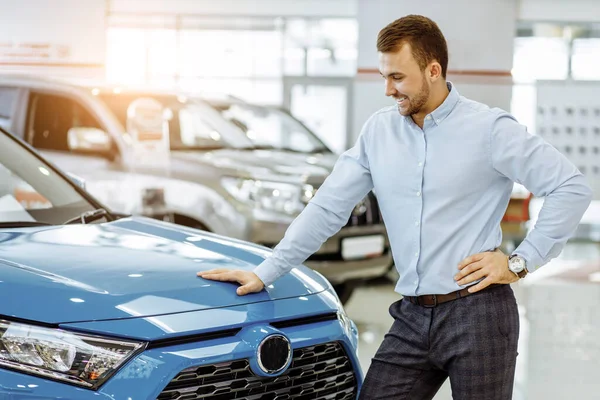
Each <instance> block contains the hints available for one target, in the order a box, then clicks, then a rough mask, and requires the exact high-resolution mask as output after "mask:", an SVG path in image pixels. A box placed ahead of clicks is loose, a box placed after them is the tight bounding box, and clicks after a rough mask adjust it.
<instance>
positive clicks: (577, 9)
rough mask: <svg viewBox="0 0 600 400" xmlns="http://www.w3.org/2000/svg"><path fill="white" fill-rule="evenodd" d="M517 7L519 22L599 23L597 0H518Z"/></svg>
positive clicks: (599, 2)
mask: <svg viewBox="0 0 600 400" xmlns="http://www.w3.org/2000/svg"><path fill="white" fill-rule="evenodd" d="M518 5H519V7H518V17H519V19H520V20H526V21H562V22H600V1H598V0H519V4H518Z"/></svg>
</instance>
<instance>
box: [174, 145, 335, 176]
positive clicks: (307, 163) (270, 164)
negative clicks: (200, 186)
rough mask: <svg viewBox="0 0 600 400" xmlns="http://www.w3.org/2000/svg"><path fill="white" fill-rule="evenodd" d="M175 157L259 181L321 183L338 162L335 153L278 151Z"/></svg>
mask: <svg viewBox="0 0 600 400" xmlns="http://www.w3.org/2000/svg"><path fill="white" fill-rule="evenodd" d="M171 156H172V157H174V158H175V159H179V160H187V161H193V162H200V163H205V164H210V165H213V166H215V167H218V168H229V169H233V170H239V171H240V172H241V173H242V174H247V175H250V176H252V177H255V178H261V179H263V178H264V179H268V178H269V177H270V176H273V175H276V176H286V177H298V178H300V177H313V179H315V178H316V180H320V181H321V182H322V181H323V180H324V179H325V178H326V177H327V176H328V175H329V174H330V173H331V171H332V170H333V166H334V164H335V162H336V160H337V158H338V156H337V155H336V154H334V153H319V154H304V153H294V152H289V151H278V150H236V149H222V150H214V151H209V152H201V151H176V152H172V155H171Z"/></svg>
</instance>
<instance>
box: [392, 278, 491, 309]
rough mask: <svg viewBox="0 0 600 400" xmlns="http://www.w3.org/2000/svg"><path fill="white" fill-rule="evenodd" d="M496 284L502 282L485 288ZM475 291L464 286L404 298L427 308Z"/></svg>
mask: <svg viewBox="0 0 600 400" xmlns="http://www.w3.org/2000/svg"><path fill="white" fill-rule="evenodd" d="M494 286H500V284H497V283H496V284H492V285H490V286H488V287H486V288H485V289H483V290H487V289H489V288H492V287H494ZM475 293H479V292H475ZM475 293H471V292H469V288H464V289H460V290H457V291H456V292H452V293H448V294H424V295H421V296H404V297H403V298H404V299H406V300H408V301H410V302H411V303H413V304H416V305H419V306H423V307H427V308H432V307H436V306H438V305H440V304H442V303H446V302H448V301H452V300H456V299H460V298H461V297H467V296H469V295H471V294H475Z"/></svg>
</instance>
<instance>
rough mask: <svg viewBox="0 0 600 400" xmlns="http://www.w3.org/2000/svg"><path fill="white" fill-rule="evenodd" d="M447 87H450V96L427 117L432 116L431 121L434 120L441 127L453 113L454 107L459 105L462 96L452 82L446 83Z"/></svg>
mask: <svg viewBox="0 0 600 400" xmlns="http://www.w3.org/2000/svg"><path fill="white" fill-rule="evenodd" d="M446 85H448V90H449V93H448V96H447V97H446V99H445V100H444V102H443V103H442V104H440V105H439V107H438V108H436V109H435V110H433V111H432V112H431V113H429V115H427V116H426V117H425V118H427V117H428V116H431V117H430V118H429V119H433V123H434V124H436V125H439V124H440V123H441V122H442V121H443V120H444V118H446V117H447V116H448V115H449V114H450V113H451V112H452V110H453V109H454V106H456V103H458V100H459V99H460V94H459V93H458V90H457V89H456V88H455V87H454V85H453V84H452V82H446Z"/></svg>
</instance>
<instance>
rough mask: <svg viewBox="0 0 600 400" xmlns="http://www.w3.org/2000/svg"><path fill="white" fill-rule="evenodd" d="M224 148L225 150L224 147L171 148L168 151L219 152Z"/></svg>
mask: <svg viewBox="0 0 600 400" xmlns="http://www.w3.org/2000/svg"><path fill="white" fill-rule="evenodd" d="M224 148H225V146H171V149H170V150H173V151H211V150H221V149H224Z"/></svg>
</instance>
